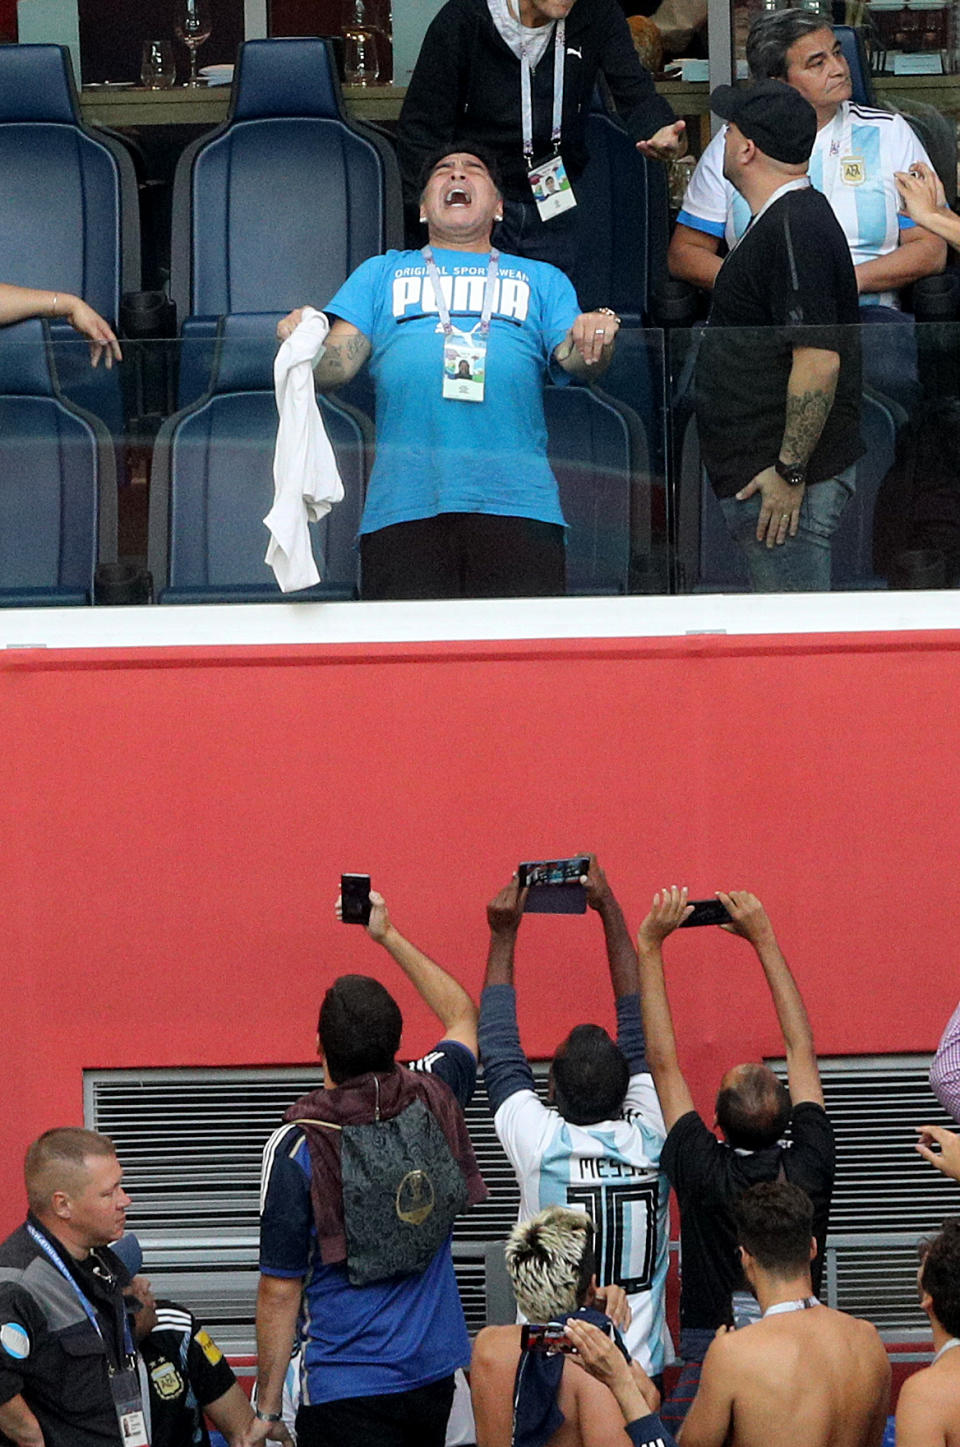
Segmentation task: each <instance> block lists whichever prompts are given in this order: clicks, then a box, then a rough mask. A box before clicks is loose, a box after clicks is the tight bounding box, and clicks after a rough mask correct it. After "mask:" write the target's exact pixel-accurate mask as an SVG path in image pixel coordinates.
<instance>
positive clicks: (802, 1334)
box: [679, 1181, 960, 1447]
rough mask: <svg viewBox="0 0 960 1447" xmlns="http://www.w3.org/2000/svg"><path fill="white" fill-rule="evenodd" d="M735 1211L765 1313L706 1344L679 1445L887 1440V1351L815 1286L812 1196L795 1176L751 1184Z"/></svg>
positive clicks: (872, 1444) (853, 1444)
mask: <svg viewBox="0 0 960 1447" xmlns="http://www.w3.org/2000/svg"><path fill="white" fill-rule="evenodd" d="M734 1219H735V1224H736V1228H737V1240H738V1242H739V1247H738V1249H739V1253H740V1260H741V1263H742V1265H743V1271H744V1275H745V1276H746V1278H747V1281H748V1282H749V1283H750V1289H751V1290H752V1292H753V1293H754V1295H755V1296H756V1298H757V1300H758V1302H759V1303H760V1307H761V1309H762V1311H763V1317H762V1319H761V1320H760V1321H759V1322H757V1323H755V1324H754V1325H752V1326H749V1327H746V1328H744V1329H743V1330H741V1331H729V1332H726V1333H725V1334H723V1335H720V1336H718V1337H717V1338H716V1340H715V1341H714V1343H713V1345H712V1346H711V1348H710V1350H709V1351H708V1352H707V1356H706V1360H705V1361H704V1364H703V1375H702V1377H701V1379H700V1388H699V1391H698V1392H697V1396H696V1400H695V1401H694V1403H693V1406H692V1407H691V1408H690V1411H689V1414H688V1416H687V1419H686V1422H685V1423H684V1425H683V1427H682V1429H681V1431H680V1434H679V1441H680V1444H681V1447H723V1444H727V1443H728V1444H729V1447H828V1444H829V1447H879V1444H880V1443H881V1442H882V1440H883V1433H884V1427H885V1424H886V1419H887V1409H888V1404H889V1400H890V1365H889V1363H888V1361H887V1354H886V1352H885V1350H884V1348H883V1344H882V1343H881V1341H880V1337H879V1335H878V1333H877V1331H876V1330H875V1328H874V1327H872V1326H871V1325H870V1324H869V1323H868V1322H865V1321H858V1320H857V1319H856V1318H855V1317H852V1316H847V1315H846V1314H845V1313H844V1312H841V1311H833V1310H831V1308H830V1307H827V1306H821V1305H820V1303H819V1302H818V1301H817V1299H816V1297H815V1296H813V1295H812V1294H811V1290H812V1288H811V1283H810V1261H811V1260H812V1258H813V1255H814V1252H815V1250H816V1243H815V1241H814V1240H813V1208H812V1206H811V1204H810V1201H809V1199H808V1198H807V1197H806V1196H805V1194H804V1193H803V1191H801V1190H800V1189H799V1187H797V1186H792V1185H790V1184H789V1182H786V1181H784V1182H780V1181H770V1182H764V1183H763V1184H761V1185H757V1186H751V1188H750V1189H749V1190H748V1191H745V1192H744V1194H743V1195H742V1196H741V1197H740V1199H739V1201H738V1202H737V1204H736V1207H735V1208H734ZM957 1377H958V1380H960V1372H958V1373H957Z"/></svg>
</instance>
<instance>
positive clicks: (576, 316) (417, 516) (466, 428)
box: [277, 151, 619, 599]
mask: <svg viewBox="0 0 960 1447" xmlns="http://www.w3.org/2000/svg"><path fill="white" fill-rule="evenodd" d="M420 212H421V220H422V221H424V222H425V223H426V226H427V237H428V244H427V245H426V246H425V247H424V249H423V250H422V251H388V252H387V253H386V255H385V256H375V257H371V258H370V260H368V261H365V262H363V264H362V265H361V266H359V267H358V268H357V270H356V271H355V272H353V274H352V275H351V276H350V277H348V279H347V280H346V282H345V283H344V284H343V286H342V287H341V288H340V290H339V291H338V292H337V294H336V295H335V296H334V297H333V298H332V300H331V301H330V302H329V303H328V304H327V307H326V311H327V313H328V314H329V316H330V317H331V318H334V320H333V324H332V326H331V328H330V333H329V336H328V338H327V341H326V345H325V347H324V350H323V351H322V353H321V355H320V358H319V361H318V362H317V365H316V369H315V374H316V379H317V384H318V385H319V386H320V387H321V388H324V389H326V388H331V387H337V386H340V385H342V384H343V383H345V382H348V381H350V379H351V378H352V377H354V376H355V375H356V374H357V372H358V371H359V370H360V368H361V367H362V365H363V363H364V362H365V361H367V360H368V359H369V362H370V371H371V375H372V377H373V381H374V384H375V388H376V411H377V453H376V460H375V462H374V465H373V471H372V473H371V477H370V484H369V487H368V490H367V498H366V505H365V507H364V512H363V518H362V520H361V523H360V553H361V560H362V579H363V581H362V595H363V597H364V598H365V599H385V598H480V597H485V598H495V597H524V596H549V595H556V594H561V593H563V592H564V589H565V574H564V518H563V513H562V511H561V509H560V500H559V495H558V490H557V482H556V479H555V477H554V476H553V473H552V472H551V470H550V464H549V461H548V459H547V428H546V422H545V419H544V413H543V384H544V380H545V379H546V377H547V376H548V374H549V377H550V378H551V380H553V381H557V382H565V381H566V380H567V378H568V375H574V376H598V375H599V374H600V373H601V372H602V371H603V370H604V368H605V367H606V366H607V364H608V363H609V361H610V358H611V356H612V353H613V342H614V338H615V337H616V334H617V330H618V328H619V318H618V317H616V316H615V315H614V313H613V312H611V311H609V310H608V309H606V308H601V309H599V310H597V311H594V312H587V313H583V314H580V312H579V306H578V303H577V298H576V294H575V292H574V290H573V286H572V284H571V283H570V281H569V280H568V279H567V277H566V276H564V275H563V273H562V272H560V271H558V270H557V269H556V268H555V267H553V266H550V265H548V264H547V263H545V262H539V261H526V260H523V259H521V258H520V257H517V256H509V255H507V254H506V253H504V254H503V255H501V254H500V253H498V252H497V251H496V250H492V249H491V242H490V236H491V232H492V229H493V225H494V222H495V221H497V220H499V219H500V217H501V216H502V214H503V199H502V196H501V194H500V190H499V188H498V182H497V179H496V163H495V162H494V161H492V160H488V159H487V158H486V157H485V156H484V155H481V154H479V153H477V152H475V151H474V152H469V153H468V152H452V153H449V154H438V155H435V156H433V157H432V158H431V159H430V160H429V161H428V163H427V166H426V168H425V171H424V185H423V190H422V193H421V203H420ZM302 311H303V309H302V308H298V309H297V310H296V311H294V312H291V313H290V315H289V316H287V317H285V318H284V319H283V321H281V322H280V324H279V327H278V329H277V330H278V335H279V336H280V337H281V338H286V337H287V336H289V335H290V333H291V332H292V331H293V329H294V327H295V326H296V325H297V323H298V322H299V321H300V320H301V317H302ZM462 362H466V363H467V364H468V368H469V377H468V378H464V377H463V376H462V371H463V369H462V367H461V363H462Z"/></svg>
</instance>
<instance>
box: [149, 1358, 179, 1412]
mask: <svg viewBox="0 0 960 1447" xmlns="http://www.w3.org/2000/svg"><path fill="white" fill-rule="evenodd" d="M150 1380H151V1381H152V1382H153V1385H154V1387H155V1388H156V1392H157V1396H158V1397H159V1398H160V1400H161V1401H163V1402H169V1401H170V1400H171V1398H173V1397H179V1396H180V1394H181V1393H182V1392H183V1389H184V1387H183V1378H182V1377H181V1375H180V1373H179V1372H178V1371H177V1369H176V1367H175V1366H174V1365H173V1362H158V1364H157V1365H156V1366H155V1367H153V1368H152V1369H151V1372H150Z"/></svg>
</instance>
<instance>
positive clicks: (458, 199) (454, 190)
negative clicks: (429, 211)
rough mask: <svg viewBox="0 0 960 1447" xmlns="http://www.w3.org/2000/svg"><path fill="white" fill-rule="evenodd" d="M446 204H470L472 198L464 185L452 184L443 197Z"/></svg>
mask: <svg viewBox="0 0 960 1447" xmlns="http://www.w3.org/2000/svg"><path fill="white" fill-rule="evenodd" d="M443 202H444V205H445V206H469V205H471V198H470V196H469V194H468V193H467V192H466V191H464V189H463V188H462V186H451V187H450V190H449V191H448V192H447V193H446V195H445V196H444V198H443Z"/></svg>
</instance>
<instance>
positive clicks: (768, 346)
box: [696, 80, 863, 592]
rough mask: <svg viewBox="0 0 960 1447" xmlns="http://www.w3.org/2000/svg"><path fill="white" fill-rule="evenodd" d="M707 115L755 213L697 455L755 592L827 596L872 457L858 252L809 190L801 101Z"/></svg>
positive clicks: (706, 382)
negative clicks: (865, 459) (862, 425)
mask: <svg viewBox="0 0 960 1447" xmlns="http://www.w3.org/2000/svg"><path fill="white" fill-rule="evenodd" d="M710 104H711V107H712V108H713V110H714V111H716V113H717V114H718V115H721V116H723V117H724V118H725V119H726V120H727V122H728V124H727V131H726V141H725V145H724V175H725V177H726V178H727V179H728V180H729V181H731V182H732V183H733V185H734V186H736V188H737V190H738V191H739V192H740V193H741V195H742V196H743V197H744V199H745V200H746V201H747V203H748V204H749V206H750V210H751V213H752V214H751V221H750V225H749V227H748V228H747V230H746V232H745V233H744V235H743V237H742V239H741V240H740V242H739V244H738V245H737V246H735V247H734V249H733V250H732V251H731V252H730V254H729V255H728V256H727V258H726V260H725V261H724V263H723V266H722V267H721V269H720V271H719V273H718V274H717V280H716V283H715V286H714V292H713V301H712V305H711V309H710V318H709V322H708V325H707V330H706V332H705V333H704V336H703V342H702V345H701V349H700V354H699V357H698V359H697V379H696V405H697V422H698V427H699V434H700V447H701V453H702V456H703V461H704V464H705V465H706V469H707V473H708V475H709V478H710V482H711V484H712V486H713V489H714V492H715V493H716V494H717V497H718V498H719V500H720V505H721V507H722V509H723V513H724V517H725V519H726V522H727V526H728V527H729V529H730V532H731V533H732V535H733V536H734V537H735V538H736V539H737V541H738V542H739V543H740V544H741V546H742V547H743V549H744V552H745V554H746V558H747V562H748V563H749V566H750V572H751V576H752V579H753V586H754V589H755V590H756V591H758V592H790V591H802V590H813V591H829V588H830V539H831V536H832V534H833V532H834V531H835V529H836V527H837V525H838V523H839V521H840V517H841V515H842V512H843V509H844V507H845V505H846V503H847V501H848V499H849V497H850V495H851V493H852V492H853V480H854V472H853V464H854V463H855V462H856V460H857V458H858V457H860V455H861V454H862V452H863V447H862V444H861V442H860V433H859V409H860V389H861V381H860V353H859V337H858V333H857V332H856V331H855V330H854V328H855V327H856V326H857V323H858V320H859V313H858V307H857V283H856V278H855V276H854V271H853V263H852V261H851V259H850V248H849V246H848V245H847V242H846V239H845V237H844V234H843V231H842V230H841V228H840V224H839V222H838V221H837V219H836V217H835V216H834V214H833V211H832V209H831V207H830V204H829V202H828V201H827V200H826V199H825V198H824V197H823V196H822V195H821V194H820V193H819V192H818V191H814V190H813V189H812V188H811V186H810V183H809V178H808V176H807V164H808V161H809V156H810V150H811V147H812V145H813V141H814V138H815V136H816V130H817V117H816V112H815V110H814V109H813V107H812V106H811V105H810V103H809V102H808V101H807V100H805V99H804V97H803V96H802V95H800V93H799V91H797V90H794V89H793V87H792V86H788V85H786V84H784V83H783V82H782V81H777V80H768V81H760V82H758V83H757V84H756V85H753V86H751V87H750V88H749V89H748V90H737V89H736V88H735V87H732V86H719V87H718V88H717V89H716V90H715V91H714V92H713V93H712V95H711V97H710ZM838 164H842V158H838Z"/></svg>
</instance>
